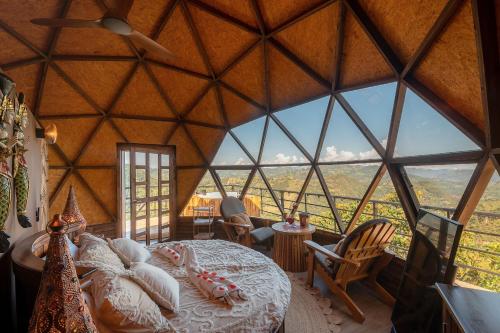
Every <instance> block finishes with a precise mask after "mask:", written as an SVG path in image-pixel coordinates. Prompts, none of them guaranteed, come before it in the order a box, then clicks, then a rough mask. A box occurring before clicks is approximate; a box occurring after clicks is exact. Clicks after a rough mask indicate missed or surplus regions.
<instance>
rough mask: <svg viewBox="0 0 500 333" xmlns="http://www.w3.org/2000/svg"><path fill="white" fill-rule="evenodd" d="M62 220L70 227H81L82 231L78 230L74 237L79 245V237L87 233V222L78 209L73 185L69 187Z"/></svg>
mask: <svg viewBox="0 0 500 333" xmlns="http://www.w3.org/2000/svg"><path fill="white" fill-rule="evenodd" d="M61 218H62V219H63V220H64V221H65V222H66V223H67V224H68V227H70V226H72V225H73V224H79V225H80V229H79V230H78V232H76V235H75V237H74V241H75V242H76V243H78V240H79V235H80V234H82V233H83V232H84V231H85V227H86V226H87V221H86V220H85V217H83V215H82V213H81V212H80V208H79V207H78V202H77V201H76V194H75V189H74V188H73V185H71V186H70V187H69V193H68V198H67V199H66V206H65V207H64V211H63V213H62V216H61ZM70 229H73V228H70Z"/></svg>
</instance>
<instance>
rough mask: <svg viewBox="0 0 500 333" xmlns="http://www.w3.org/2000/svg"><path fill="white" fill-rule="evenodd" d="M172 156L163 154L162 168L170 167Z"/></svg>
mask: <svg viewBox="0 0 500 333" xmlns="http://www.w3.org/2000/svg"><path fill="white" fill-rule="evenodd" d="M169 163H170V156H168V155H166V154H161V166H164V167H168V166H169V165H170V164H169Z"/></svg>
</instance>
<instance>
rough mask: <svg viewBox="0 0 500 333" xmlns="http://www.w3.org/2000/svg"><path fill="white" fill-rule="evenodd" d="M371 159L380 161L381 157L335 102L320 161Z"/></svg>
mask: <svg viewBox="0 0 500 333" xmlns="http://www.w3.org/2000/svg"><path fill="white" fill-rule="evenodd" d="M371 159H380V156H379V155H378V153H377V152H376V151H375V149H374V148H373V147H372V145H371V144H370V143H369V142H368V140H366V138H365V137H364V136H363V134H362V133H361V131H360V130H359V129H358V128H357V127H356V125H355V124H354V123H353V122H352V120H351V118H349V116H348V115H347V113H346V112H345V111H344V109H343V108H342V106H341V105H340V104H339V103H338V102H335V104H334V106H333V114H332V116H331V118H330V123H329V124H328V130H327V132H326V136H325V141H324V142H323V146H322V148H321V154H320V158H319V160H320V161H321V162H334V161H357V160H371Z"/></svg>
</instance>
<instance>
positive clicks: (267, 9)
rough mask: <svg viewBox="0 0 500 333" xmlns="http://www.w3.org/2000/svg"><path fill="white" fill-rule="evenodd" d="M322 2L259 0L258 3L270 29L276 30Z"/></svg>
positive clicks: (316, 0)
mask: <svg viewBox="0 0 500 333" xmlns="http://www.w3.org/2000/svg"><path fill="white" fill-rule="evenodd" d="M322 2H324V1H322V0H294V1H288V0H274V1H268V0H258V1H257V3H258V5H259V8H260V10H261V12H262V17H263V18H264V22H265V23H266V27H267V28H268V29H274V28H276V27H278V26H280V25H281V24H283V23H285V22H286V21H288V20H289V19H291V18H294V17H297V16H299V15H301V14H302V13H305V12H307V11H308V10H311V9H312V8H314V7H316V6H317V5H318V4H320V3H322Z"/></svg>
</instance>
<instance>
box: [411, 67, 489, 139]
mask: <svg viewBox="0 0 500 333" xmlns="http://www.w3.org/2000/svg"><path fill="white" fill-rule="evenodd" d="M404 82H405V83H406V84H407V85H408V86H409V87H410V88H411V89H412V91H413V92H415V93H416V94H417V95H418V96H420V98H422V99H423V100H425V101H426V102H427V103H428V104H430V105H431V106H432V107H433V108H434V109H435V110H436V111H438V112H439V113H440V114H441V115H442V116H443V117H445V118H446V119H447V120H448V121H449V122H451V123H452V124H453V125H455V127H456V128H458V129H459V130H460V131H461V132H462V133H464V134H465V135H466V136H467V137H468V138H469V139H471V140H472V141H473V142H474V143H476V144H477V145H478V146H479V147H481V148H484V147H485V146H486V138H485V135H484V133H483V131H482V130H480V129H479V128H478V127H477V126H476V125H474V124H473V123H472V122H470V120H469V119H467V118H465V117H464V116H462V114H461V113H460V112H458V111H457V110H454V109H453V108H452V107H451V106H450V105H449V104H448V103H446V102H445V101H444V100H442V99H441V98H439V97H438V96H437V95H436V94H435V93H434V92H432V91H431V90H430V89H429V88H427V87H426V86H425V85H423V84H422V83H420V82H419V81H418V80H417V79H416V78H414V77H413V76H412V75H408V76H407V77H406V78H405V79H404Z"/></svg>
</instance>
